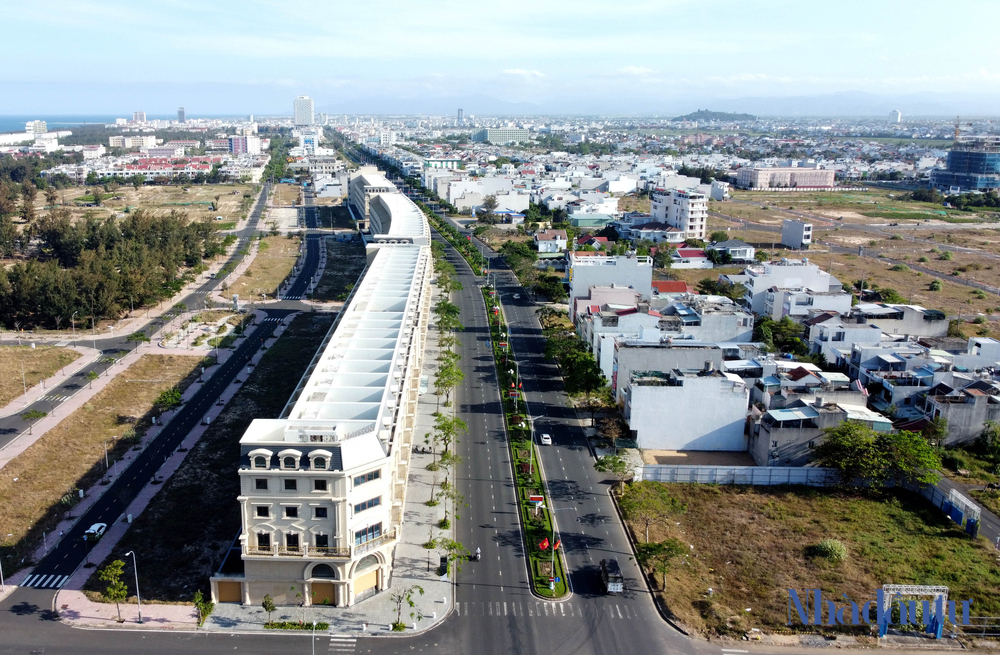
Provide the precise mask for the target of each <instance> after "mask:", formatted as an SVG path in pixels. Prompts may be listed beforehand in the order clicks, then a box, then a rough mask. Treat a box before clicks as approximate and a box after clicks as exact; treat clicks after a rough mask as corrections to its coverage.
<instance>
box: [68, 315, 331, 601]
mask: <svg viewBox="0 0 1000 655" xmlns="http://www.w3.org/2000/svg"><path fill="white" fill-rule="evenodd" d="M333 317H334V315H333V314H329V313H318V314H303V315H300V316H298V317H296V318H295V320H294V321H293V322H292V324H291V325H290V326H289V328H288V329H287V330H286V331H285V332H284V334H282V335H281V337H280V338H279V339H278V340H277V342H275V344H274V345H273V346H271V347H270V348H269V349H268V351H267V352H266V353H264V357H263V359H262V360H261V362H260V364H259V365H258V366H256V367H255V369H254V372H253V373H251V374H250V377H249V378H247V382H246V384H244V385H243V388H242V389H240V391H238V392H237V394H236V396H235V397H234V398H233V399H232V400H231V401H230V402H229V404H228V405H227V406H226V408H225V409H224V410H223V411H222V413H221V414H220V415H219V416H218V418H216V419H215V420H214V421H212V425H211V426H210V427H209V428H208V429H207V430H206V431H205V434H204V435H203V436H202V437H201V439H200V440H199V442H198V445H197V446H195V447H194V448H193V449H192V450H191V452H190V453H188V456H187V458H185V460H184V462H183V463H182V464H181V466H180V468H179V469H178V470H177V472H176V473H174V475H173V476H172V477H171V478H170V479H169V480H168V481H167V482H166V483H164V485H163V488H162V489H161V490H160V492H159V493H158V494H157V495H156V496H155V497H154V498H153V500H152V502H151V503H150V505H149V507H147V508H146V510H145V511H144V512H143V513H142V514H140V515H139V516H138V517H137V518H136V520H135V522H134V523H133V524H132V527H131V528H130V529H129V531H128V532H126V533H125V536H124V537H123V538H122V540H121V541H120V542H119V543H118V544H117V545H116V546H115V549H114V551H113V552H112V554H111V556H110V558H109V559H110V560H114V559H124V553H126V552H128V551H129V550H133V549H137V550H139V552H142V553H145V555H144V557H143V560H142V561H141V562H140V569H139V575H140V587H141V589H142V594H143V600H144V601H145V599H147V598H148V599H149V600H151V601H165V602H176V601H190V600H191V597H192V596H193V595H194V592H195V591H196V590H198V589H202V590H203V591H205V592H207V591H208V578H209V577H210V576H211V575H212V574H214V573H215V572H216V571H217V570H218V569H219V566H220V564H221V563H222V561H223V558H224V557H225V555H226V552H227V551H228V549H229V547H230V545H231V544H232V543H233V539H234V538H235V537H236V534H237V533H238V532H239V529H240V506H239V503H237V502H236V497H237V496H238V495H239V490H240V487H239V477H238V475H237V473H236V471H237V468H238V466H239V457H240V448H239V438H240V436H242V434H243V432H244V431H245V430H246V428H247V426H248V425H249V424H250V421H251V420H253V419H254V418H277V417H278V416H279V414H280V413H281V410H282V409H283V408H284V406H285V403H286V402H287V400H288V398H289V396H290V395H291V394H292V392H293V391H294V390H295V386H296V384H298V381H299V378H300V377H301V376H302V373H303V372H304V371H305V369H306V367H307V366H308V365H309V362H310V361H311V360H312V357H313V354H314V353H315V352H316V349H317V348H318V347H319V344H320V343H321V342H322V340H323V337H325V336H326V333H327V331H328V330H329V329H330V325H331V324H332V321H333ZM192 507H198V510H199V511H198V516H199V519H198V520H197V521H192V520H191V508H192ZM101 587H102V583H100V582H99V581H98V580H96V579H95V578H93V577H92V578H91V579H90V580H89V581H88V582H87V586H86V589H89V590H91V591H99V590H100V589H101Z"/></svg>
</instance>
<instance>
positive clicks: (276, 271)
mask: <svg viewBox="0 0 1000 655" xmlns="http://www.w3.org/2000/svg"><path fill="white" fill-rule="evenodd" d="M301 241H302V239H301V238H300V237H293V238H288V237H280V236H279V237H265V238H263V239H262V240H261V242H260V251H259V252H258V253H257V256H256V257H254V260H253V263H251V264H250V268H248V269H247V270H246V271H245V272H244V273H243V275H241V276H240V277H239V279H237V280H236V282H235V283H233V285H232V286H230V287H229V289H228V291H227V292H226V293H227V295H229V296H232V295H233V294H234V293H238V294H239V295H240V298H246V299H248V300H249V299H250V297H251V296H252V295H256V296H258V299H259V296H260V294H262V293H266V294H267V295H269V296H271V297H273V296H274V294H275V293H276V292H277V290H278V285H280V284H281V282H282V281H283V280H284V279H285V278H286V277H288V274H289V273H291V272H292V267H294V266H295V262H296V261H298V258H299V243H300V242H301Z"/></svg>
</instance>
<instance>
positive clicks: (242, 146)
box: [229, 136, 260, 155]
mask: <svg viewBox="0 0 1000 655" xmlns="http://www.w3.org/2000/svg"><path fill="white" fill-rule="evenodd" d="M229 152H231V153H233V154H234V155H259V154H260V137H256V136H231V137H229Z"/></svg>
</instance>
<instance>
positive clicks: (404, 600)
mask: <svg viewBox="0 0 1000 655" xmlns="http://www.w3.org/2000/svg"><path fill="white" fill-rule="evenodd" d="M413 594H420V595H421V596H423V595H424V588H423V587H421V586H420V585H410V586H409V587H401V588H399V589H396V590H395V591H393V592H392V593H391V594H390V595H389V600H390V601H392V604H393V605H395V606H396V622H395V623H393V624H392V629H393V630H394V631H396V632H402V631H403V630H406V624H405V623H403V605H404V604H405V605H407V606H409V607H410V608H415V607H416V606H417V604H416V603H415V602H413ZM410 618H411V619H416V620H417V621H419V620H420V619H422V618H424V616H423V614H421V613H420V610H416V611H414V612H410Z"/></svg>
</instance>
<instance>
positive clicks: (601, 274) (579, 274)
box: [569, 257, 653, 321]
mask: <svg viewBox="0 0 1000 655" xmlns="http://www.w3.org/2000/svg"><path fill="white" fill-rule="evenodd" d="M586 260H592V261H586ZM613 284H616V285H619V286H625V287H632V288H633V289H635V290H636V291H638V292H639V293H641V294H642V298H643V299H644V300H648V299H649V292H650V290H651V289H652V287H653V264H652V261H651V260H650V259H649V258H646V257H644V258H637V257H614V258H610V257H594V258H589V257H587V258H581V259H580V260H577V261H573V260H571V262H570V278H569V297H570V312H571V313H572V312H573V302H572V300H573V298H583V297H586V296H587V294H588V290H589V289H590V287H592V286H610V285H613ZM569 318H570V320H571V321H572V320H574V316H572V315H571V316H570V317H569Z"/></svg>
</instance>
